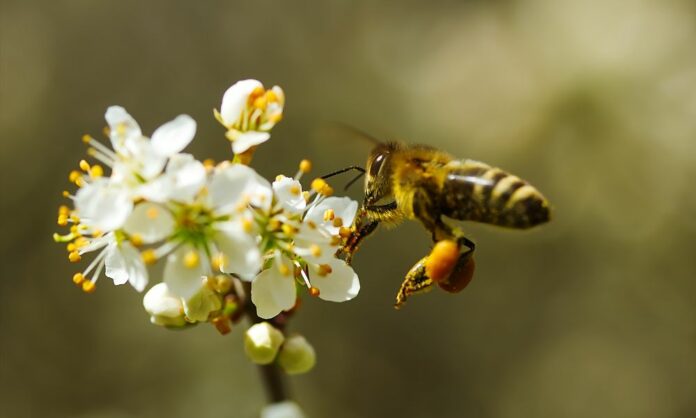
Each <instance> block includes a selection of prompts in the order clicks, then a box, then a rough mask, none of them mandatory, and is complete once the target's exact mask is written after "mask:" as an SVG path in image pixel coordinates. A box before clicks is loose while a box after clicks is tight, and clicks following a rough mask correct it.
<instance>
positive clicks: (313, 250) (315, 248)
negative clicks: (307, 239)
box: [309, 244, 321, 257]
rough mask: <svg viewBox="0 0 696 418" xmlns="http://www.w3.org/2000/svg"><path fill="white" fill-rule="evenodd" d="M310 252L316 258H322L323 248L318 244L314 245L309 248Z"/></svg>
mask: <svg viewBox="0 0 696 418" xmlns="http://www.w3.org/2000/svg"><path fill="white" fill-rule="evenodd" d="M309 252H310V253H311V254H312V255H313V256H314V257H320V256H321V247H319V246H318V245H317V244H312V245H310V246H309Z"/></svg>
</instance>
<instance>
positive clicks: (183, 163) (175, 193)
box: [165, 154, 206, 202]
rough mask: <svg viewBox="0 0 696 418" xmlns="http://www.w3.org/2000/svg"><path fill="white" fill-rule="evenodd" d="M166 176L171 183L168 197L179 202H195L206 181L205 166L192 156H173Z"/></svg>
mask: <svg viewBox="0 0 696 418" xmlns="http://www.w3.org/2000/svg"><path fill="white" fill-rule="evenodd" d="M165 175H166V176H167V177H168V178H169V179H170V181H171V184H170V185H169V187H171V190H169V193H168V196H169V198H170V199H172V200H175V201H177V202H191V201H193V199H194V197H195V196H196V195H197V194H198V192H200V191H201V189H202V188H203V186H204V185H205V180H206V171H205V166H203V163H201V162H200V161H198V160H196V159H194V158H193V156H192V155H190V154H176V155H174V156H172V157H171V158H170V159H169V164H167V171H166V173H165Z"/></svg>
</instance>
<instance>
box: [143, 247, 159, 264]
mask: <svg viewBox="0 0 696 418" xmlns="http://www.w3.org/2000/svg"><path fill="white" fill-rule="evenodd" d="M140 257H141V258H142V259H143V263H145V264H149V265H152V264H155V263H156V262H157V254H155V251H154V250H153V249H151V248H150V249H147V250H145V251H143V252H142V253H140Z"/></svg>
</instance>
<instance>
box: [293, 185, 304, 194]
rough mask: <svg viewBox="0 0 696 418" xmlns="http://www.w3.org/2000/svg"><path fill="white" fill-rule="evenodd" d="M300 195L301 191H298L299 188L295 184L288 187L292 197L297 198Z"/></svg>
mask: <svg viewBox="0 0 696 418" xmlns="http://www.w3.org/2000/svg"><path fill="white" fill-rule="evenodd" d="M300 193H302V189H300V186H298V185H297V184H293V185H292V186H290V194H292V195H293V196H299V195H300Z"/></svg>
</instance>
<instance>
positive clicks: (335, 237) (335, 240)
mask: <svg viewBox="0 0 696 418" xmlns="http://www.w3.org/2000/svg"><path fill="white" fill-rule="evenodd" d="M341 241H342V239H341V237H339V236H338V235H333V236H332V237H331V245H333V246H336V245H340V244H341Z"/></svg>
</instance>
